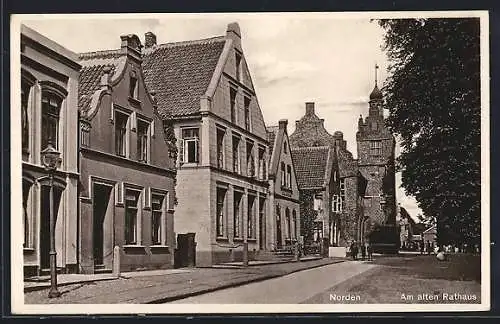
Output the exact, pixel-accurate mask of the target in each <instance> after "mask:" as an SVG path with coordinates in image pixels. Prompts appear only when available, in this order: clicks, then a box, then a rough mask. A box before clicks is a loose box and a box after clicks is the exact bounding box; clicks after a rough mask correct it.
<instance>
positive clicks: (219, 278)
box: [24, 258, 344, 304]
mask: <svg viewBox="0 0 500 324" xmlns="http://www.w3.org/2000/svg"><path fill="white" fill-rule="evenodd" d="M343 261H344V259H340V258H329V259H319V260H310V261H303V262H287V263H276V264H266V265H254V266H251V267H248V268H239V267H233V268H227V269H216V268H192V269H170V270H158V271H142V272H134V273H123V274H122V276H120V278H108V277H106V276H104V275H102V277H99V280H97V281H95V280H94V281H80V282H74V283H72V282H67V283H66V285H63V286H61V287H59V291H60V292H61V293H62V296H61V297H60V298H54V299H49V298H48V297H47V291H48V288H44V289H43V290H36V291H31V292H26V293H25V294H24V297H25V303H26V304H49V303H50V304H120V303H134V304H151V303H165V302H169V301H173V300H178V299H182V298H186V297H191V296H196V295H200V294H204V293H208V292H212V291H215V290H219V289H225V288H230V287H235V286H239V285H244V284H247V283H250V282H256V281H262V280H266V279H271V278H276V277H281V276H284V275H287V274H290V273H293V272H297V271H301V270H306V269H311V268H315V267H321V266H324V265H327V264H333V263H338V262H343ZM108 276H109V275H108ZM60 281H62V278H61V279H60ZM25 284H27V283H25ZM38 289H40V288H38Z"/></svg>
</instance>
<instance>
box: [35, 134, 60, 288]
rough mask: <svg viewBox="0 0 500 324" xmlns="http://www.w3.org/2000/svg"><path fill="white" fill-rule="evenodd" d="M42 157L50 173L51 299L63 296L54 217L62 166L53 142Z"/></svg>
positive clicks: (42, 153)
mask: <svg viewBox="0 0 500 324" xmlns="http://www.w3.org/2000/svg"><path fill="white" fill-rule="evenodd" d="M40 153H41V155H42V164H43V165H44V167H45V170H47V172H48V173H49V185H50V197H49V199H50V211H49V212H50V215H49V216H50V252H49V255H50V290H49V298H55V297H59V296H61V293H60V292H59V291H58V290H57V271H56V255H57V252H56V237H55V236H56V233H55V223H56V222H55V215H54V172H55V171H56V170H57V168H58V167H59V166H60V165H61V162H62V159H61V157H60V155H61V153H60V152H58V151H57V150H56V149H55V148H54V146H53V145H52V142H49V143H48V145H47V147H46V148H45V149H44V150H43V151H42V152H40Z"/></svg>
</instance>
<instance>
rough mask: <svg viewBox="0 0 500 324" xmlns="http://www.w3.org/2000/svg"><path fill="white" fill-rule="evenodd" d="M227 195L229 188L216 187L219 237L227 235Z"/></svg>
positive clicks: (217, 235)
mask: <svg viewBox="0 0 500 324" xmlns="http://www.w3.org/2000/svg"><path fill="white" fill-rule="evenodd" d="M221 193H222V194H221ZM227 196H228V195H227V188H223V187H216V198H215V199H216V214H215V216H216V219H215V233H216V237H218V238H225V237H226V217H227V203H226V201H227ZM221 197H222V199H220V198H221Z"/></svg>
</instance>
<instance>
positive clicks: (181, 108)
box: [143, 36, 226, 119]
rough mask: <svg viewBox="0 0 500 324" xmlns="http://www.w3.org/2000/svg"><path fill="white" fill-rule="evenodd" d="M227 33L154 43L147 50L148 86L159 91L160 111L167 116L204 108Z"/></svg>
mask: <svg viewBox="0 0 500 324" xmlns="http://www.w3.org/2000/svg"><path fill="white" fill-rule="evenodd" d="M225 42H226V39H225V37H224V36H219V37H213V38H207V39H202V40H195V41H187V42H177V43H166V44H159V45H153V46H151V47H149V48H146V49H145V50H144V51H143V52H144V54H143V72H144V77H145V82H146V86H147V87H148V88H149V90H150V91H155V92H156V95H155V98H156V100H157V103H158V113H159V114H160V116H161V117H162V118H164V119H167V118H170V117H178V116H186V115H192V114H195V113H197V112H199V110H200V99H201V97H202V95H203V94H204V93H205V92H206V90H207V88H208V85H209V83H210V80H211V79H212V76H213V74H214V71H215V67H216V66H217V63H218V61H219V58H220V56H221V54H222V50H223V48H224V44H225Z"/></svg>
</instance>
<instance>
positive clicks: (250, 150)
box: [246, 140, 256, 178]
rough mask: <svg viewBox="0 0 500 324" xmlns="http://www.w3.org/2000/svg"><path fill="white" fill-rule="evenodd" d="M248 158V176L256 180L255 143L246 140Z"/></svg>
mask: <svg viewBox="0 0 500 324" xmlns="http://www.w3.org/2000/svg"><path fill="white" fill-rule="evenodd" d="M246 149H247V150H246V158H247V176H248V177H251V178H254V177H255V176H256V172H255V152H254V151H255V143H254V141H252V140H246Z"/></svg>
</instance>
